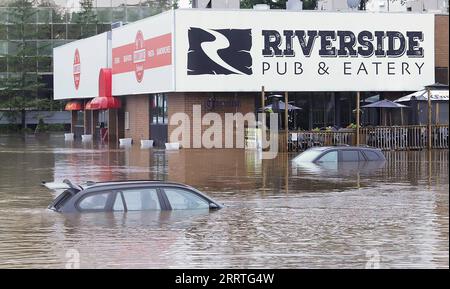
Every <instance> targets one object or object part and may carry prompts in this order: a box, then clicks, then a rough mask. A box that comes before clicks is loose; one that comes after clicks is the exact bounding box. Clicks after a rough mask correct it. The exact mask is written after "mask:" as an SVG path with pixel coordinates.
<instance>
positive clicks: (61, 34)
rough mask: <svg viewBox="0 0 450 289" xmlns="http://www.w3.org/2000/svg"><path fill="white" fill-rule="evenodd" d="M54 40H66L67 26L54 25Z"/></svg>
mask: <svg viewBox="0 0 450 289" xmlns="http://www.w3.org/2000/svg"><path fill="white" fill-rule="evenodd" d="M53 39H66V25H65V24H53Z"/></svg>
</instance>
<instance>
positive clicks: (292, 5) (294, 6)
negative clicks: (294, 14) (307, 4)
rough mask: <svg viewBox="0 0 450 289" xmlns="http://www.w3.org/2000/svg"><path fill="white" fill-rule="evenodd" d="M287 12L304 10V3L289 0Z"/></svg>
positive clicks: (297, 0)
mask: <svg viewBox="0 0 450 289" xmlns="http://www.w3.org/2000/svg"><path fill="white" fill-rule="evenodd" d="M286 10H292V11H300V10H303V2H302V1H300V0H288V1H287V2H286Z"/></svg>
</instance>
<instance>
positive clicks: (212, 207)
mask: <svg viewBox="0 0 450 289" xmlns="http://www.w3.org/2000/svg"><path fill="white" fill-rule="evenodd" d="M209 208H210V209H218V208H219V206H217V205H216V204H214V203H209Z"/></svg>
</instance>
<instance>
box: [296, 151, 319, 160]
mask: <svg viewBox="0 0 450 289" xmlns="http://www.w3.org/2000/svg"><path fill="white" fill-rule="evenodd" d="M321 153H322V150H317V149H312V150H307V151H304V152H302V153H301V154H300V155H298V156H296V157H295V158H294V161H295V162H312V161H314V160H315V159H316V158H317V157H318V156H319V155H320V154H321Z"/></svg>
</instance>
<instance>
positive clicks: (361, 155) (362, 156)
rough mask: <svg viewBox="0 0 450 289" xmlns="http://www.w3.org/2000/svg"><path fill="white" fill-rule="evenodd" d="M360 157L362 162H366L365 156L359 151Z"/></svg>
mask: <svg viewBox="0 0 450 289" xmlns="http://www.w3.org/2000/svg"><path fill="white" fill-rule="evenodd" d="M358 156H359V160H360V161H365V160H366V158H365V157H364V154H363V153H362V152H361V151H358Z"/></svg>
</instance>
